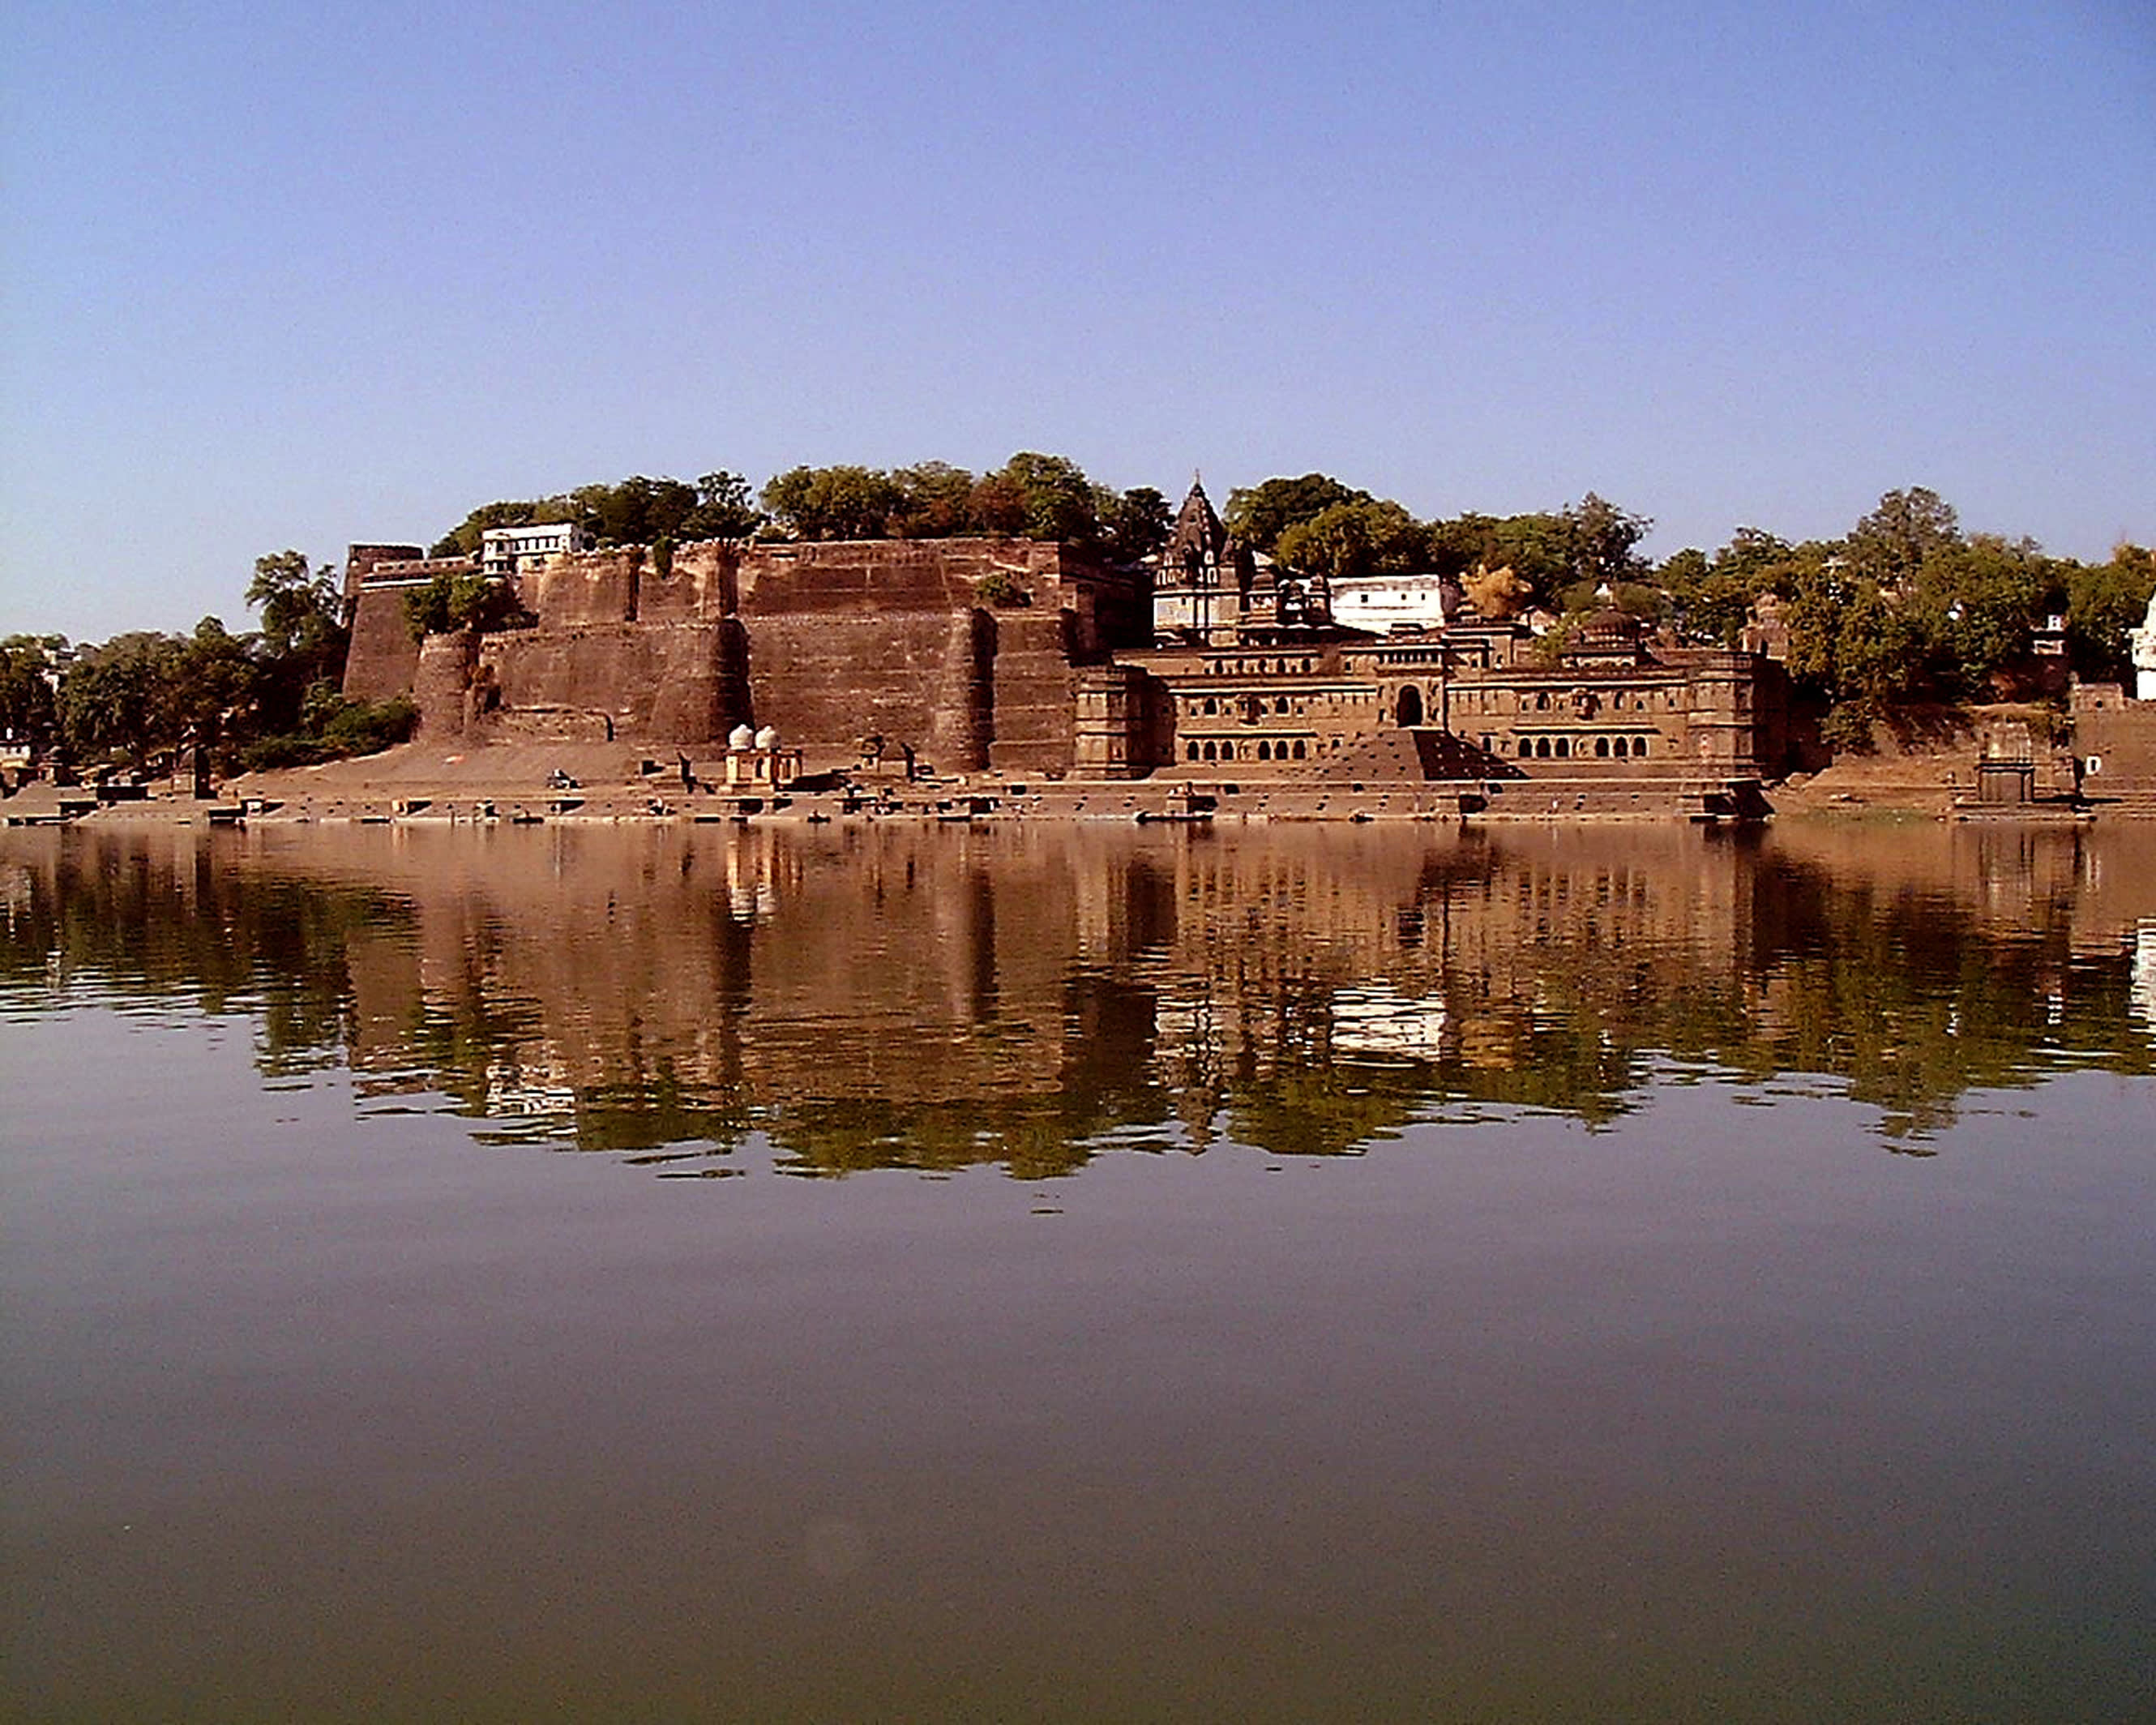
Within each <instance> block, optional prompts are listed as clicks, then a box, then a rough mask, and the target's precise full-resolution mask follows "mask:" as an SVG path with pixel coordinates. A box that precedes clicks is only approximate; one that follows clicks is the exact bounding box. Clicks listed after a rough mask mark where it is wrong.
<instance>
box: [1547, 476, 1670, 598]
mask: <svg viewBox="0 0 2156 1725" xmlns="http://www.w3.org/2000/svg"><path fill="white" fill-rule="evenodd" d="M1561 519H1562V520H1563V523H1564V530H1565V537H1566V547H1565V552H1566V561H1567V562H1568V565H1569V570H1570V573H1571V576H1572V578H1573V581H1574V582H1575V583H1594V586H1596V587H1598V588H1599V587H1604V586H1607V587H1611V588H1614V587H1615V586H1616V585H1617V584H1618V583H1620V582H1624V581H1635V580H1636V579H1638V578H1639V577H1640V575H1641V574H1643V573H1644V572H1645V569H1644V566H1643V565H1642V563H1641V562H1640V557H1639V555H1638V553H1637V552H1636V550H1635V547H1637V546H1638V544H1639V542H1640V540H1642V539H1644V538H1645V536H1647V533H1648V531H1649V530H1650V529H1651V528H1652V527H1653V526H1654V525H1655V523H1654V521H1653V520H1652V519H1651V518H1650V517H1649V516H1644V515H1632V514H1630V513H1628V512H1627V511H1624V510H1621V509H1620V508H1618V507H1617V506H1616V505H1615V504H1614V503H1611V502H1609V501H1605V500H1604V499H1603V498H1600V497H1598V496H1596V495H1595V494H1594V492H1592V491H1589V493H1588V494H1587V495H1585V496H1584V497H1583V498H1581V499H1580V501H1578V502H1577V503H1575V504H1573V505H1571V506H1569V507H1568V508H1567V509H1566V510H1565V511H1564V513H1563V516H1562V517H1561Z"/></svg>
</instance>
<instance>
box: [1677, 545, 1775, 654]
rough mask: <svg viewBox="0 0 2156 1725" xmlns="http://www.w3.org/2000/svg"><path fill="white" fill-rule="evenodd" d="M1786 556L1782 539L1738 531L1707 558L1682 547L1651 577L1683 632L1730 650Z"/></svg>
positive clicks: (1702, 553)
mask: <svg viewBox="0 0 2156 1725" xmlns="http://www.w3.org/2000/svg"><path fill="white" fill-rule="evenodd" d="M1787 557H1789V543H1788V542H1787V541H1786V540H1782V539H1778V538H1776V537H1775V536H1774V535H1773V534H1772V533H1763V532H1761V531H1759V530H1758V528H1757V527H1739V528H1738V530H1737V531H1736V534H1735V536H1733V537H1732V539H1731V540H1730V542H1729V543H1728V544H1727V545H1725V546H1723V547H1722V549H1721V550H1719V551H1717V552H1715V554H1714V556H1713V557H1712V559H1709V558H1708V557H1707V555H1706V554H1705V553H1704V552H1700V551H1697V550H1694V549H1691V548H1690V547H1687V548H1686V549H1685V550H1683V551H1680V552H1676V554H1675V555H1674V556H1672V557H1669V558H1668V559H1666V561H1665V562H1663V564H1662V566H1661V568H1660V569H1658V570H1657V571H1656V572H1655V579H1656V580H1657V581H1658V582H1659V583H1661V587H1662V589H1663V591H1664V592H1666V593H1668V595H1669V597H1670V603H1671V605H1672V607H1673V608H1675V611H1676V616H1677V619H1678V621H1679V623H1680V624H1681V626H1682V627H1683V628H1684V629H1686V631H1688V632H1689V633H1690V634H1692V635H1693V636H1695V637H1697V638H1699V639H1705V640H1710V641H1717V642H1719V643H1720V644H1722V645H1723V646H1725V647H1733V646H1735V645H1736V644H1737V642H1738V637H1739V636H1740V635H1742V634H1743V630H1744V626H1745V624H1748V622H1750V621H1751V618H1752V606H1753V602H1754V601H1755V600H1756V599H1758V598H1759V596H1760V595H1761V594H1762V593H1767V592H1768V591H1769V590H1771V588H1773V585H1774V571H1775V570H1776V569H1777V568H1778V567H1779V566H1780V565H1781V563H1782V562H1784V560H1785V559H1786V558H1787Z"/></svg>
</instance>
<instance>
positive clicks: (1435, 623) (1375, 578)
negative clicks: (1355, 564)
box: [1332, 575, 1460, 635]
mask: <svg viewBox="0 0 2156 1725" xmlns="http://www.w3.org/2000/svg"><path fill="white" fill-rule="evenodd" d="M1459 608H1460V588H1459V587H1458V586H1457V585H1456V584H1455V583H1453V582H1450V581H1448V580H1446V579H1445V577H1443V576H1441V575H1351V576H1348V577H1347V578H1344V579H1342V580H1339V581H1336V582H1334V583H1332V620H1333V621H1334V622H1335V623H1337V624H1342V625H1343V626H1344V627H1346V628H1348V629H1368V630H1369V631H1370V632H1371V633H1372V634H1380V635H1382V634H1388V633H1389V632H1390V631H1392V630H1394V629H1443V628H1444V627H1445V624H1446V622H1447V621H1448V620H1449V619H1450V617H1451V614H1452V613H1454V612H1455V611H1457V610H1458V609H1459Z"/></svg>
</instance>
